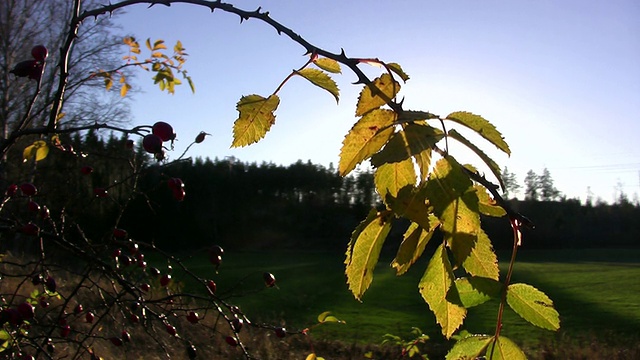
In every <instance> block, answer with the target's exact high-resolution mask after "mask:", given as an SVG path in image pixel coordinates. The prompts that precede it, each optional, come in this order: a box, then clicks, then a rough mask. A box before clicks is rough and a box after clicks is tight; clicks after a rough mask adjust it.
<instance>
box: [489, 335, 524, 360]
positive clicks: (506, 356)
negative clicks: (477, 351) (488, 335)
mask: <svg viewBox="0 0 640 360" xmlns="http://www.w3.org/2000/svg"><path fill="white" fill-rule="evenodd" d="M485 357H486V358H487V359H490V360H526V359H527V356H526V355H525V354H524V352H523V351H522V350H520V348H519V347H518V345H516V343H514V342H513V341H511V340H509V339H508V338H506V337H504V336H500V337H498V339H497V340H495V341H492V342H491V343H490V344H489V346H488V347H487V352H486V356H485Z"/></svg>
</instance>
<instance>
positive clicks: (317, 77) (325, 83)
mask: <svg viewBox="0 0 640 360" xmlns="http://www.w3.org/2000/svg"><path fill="white" fill-rule="evenodd" d="M296 74H298V75H300V76H302V77H303V78H305V79H307V80H309V81H310V82H311V83H312V84H313V85H315V86H317V87H319V88H322V89H325V90H327V91H328V92H329V93H330V94H331V95H333V97H334V98H335V99H336V102H338V101H339V100H340V90H339V89H338V84H336V82H335V81H333V79H332V78H331V77H329V75H328V74H327V73H325V72H323V71H320V70H317V69H311V68H306V69H302V70H300V71H296Z"/></svg>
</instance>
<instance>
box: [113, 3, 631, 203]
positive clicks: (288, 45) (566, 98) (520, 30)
mask: <svg viewBox="0 0 640 360" xmlns="http://www.w3.org/2000/svg"><path fill="white" fill-rule="evenodd" d="M231 3H233V4H234V5H235V6H236V7H238V8H241V9H245V10H254V9H255V8H257V7H258V6H262V9H263V10H268V11H269V12H270V14H271V17H272V18H274V19H276V20H278V21H279V22H281V23H283V24H284V25H285V26H287V27H289V28H291V29H293V30H294V31H295V32H297V33H298V34H300V35H301V36H302V37H303V38H305V39H306V40H308V41H309V42H311V43H312V44H314V45H316V46H318V47H320V48H323V49H325V50H329V51H332V52H339V51H340V49H341V48H342V49H344V50H345V52H346V54H347V55H348V56H352V57H362V58H369V57H377V58H380V59H381V60H383V61H386V62H398V63H400V64H401V65H402V66H403V68H404V70H405V71H406V72H407V73H408V74H409V75H410V76H411V79H410V80H409V81H408V82H407V84H405V85H404V86H403V89H402V91H401V93H400V95H401V96H404V98H405V102H404V105H405V106H404V107H405V109H412V110H425V111H430V112H433V113H436V114H439V115H443V116H444V115H447V114H448V113H450V112H453V111H457V110H465V111H470V112H473V113H476V114H479V115H482V116H483V117H485V118H486V119H488V120H489V121H491V122H492V123H493V124H494V125H495V126H496V127H497V128H498V130H500V131H501V132H502V134H503V135H504V136H505V138H506V140H507V142H508V143H509V145H510V147H511V151H512V155H511V157H507V156H506V155H504V154H502V153H500V152H498V151H495V150H494V148H493V146H492V145H490V144H488V143H483V142H482V141H481V140H478V142H477V144H479V145H480V146H481V147H482V148H483V149H484V150H486V152H487V153H488V154H489V155H491V156H492V157H493V158H494V160H496V161H497V162H498V163H499V164H500V165H501V166H507V167H508V168H509V170H510V171H512V172H515V173H516V174H517V175H518V180H519V182H520V183H521V184H522V183H523V179H524V176H525V174H526V172H527V171H528V170H530V169H532V170H534V171H535V172H537V173H538V174H540V173H541V172H542V170H543V168H545V167H546V168H548V169H549V170H550V172H551V175H552V177H553V179H554V181H555V185H556V187H557V188H558V189H559V190H560V191H561V192H562V193H563V194H565V195H567V196H568V197H569V198H580V199H581V200H584V199H585V198H586V197H587V192H588V189H590V190H591V192H592V193H593V195H594V200H595V199H596V198H598V197H599V198H601V199H602V200H604V201H607V202H610V201H612V200H613V198H614V194H615V192H616V188H618V189H619V188H620V185H621V188H622V190H623V191H624V192H625V193H626V194H627V195H628V196H629V197H630V198H631V199H633V198H634V194H636V195H637V194H640V146H639V145H638V141H637V139H638V136H639V135H640V119H639V118H638V117H639V115H638V114H640V2H638V1H636V0H613V1H606V2H605V1H593V0H592V1H589V0H586V1H585V0H583V1H577V0H563V1H554V0H539V1H526V0H521V1H497V0H491V1H483V2H478V1H471V0H461V1H448V2H442V1H419V0H407V1H396V2H389V1H363V0H357V1H337V0H328V1H322V2H317V3H315V4H314V5H311V3H310V2H305V1H294V0H288V1H284V0H282V1H268V0H264V1H258V0H243V1H236V2H232V1H231ZM114 19H115V20H116V21H117V22H118V23H120V24H121V25H122V26H123V30H124V31H125V32H126V33H127V34H131V35H134V36H135V37H136V38H137V39H139V40H141V41H144V40H145V39H146V38H151V39H152V40H154V39H164V40H165V41H166V42H167V45H168V46H172V45H173V43H175V41H176V40H180V41H182V43H183V46H184V47H185V48H186V50H187V53H189V57H188V61H187V63H186V64H185V67H186V69H187V70H188V72H189V74H190V75H191V76H192V77H193V80H194V82H195V86H196V93H195V94H192V93H191V92H190V90H189V89H188V87H187V86H186V85H185V86H183V87H179V88H177V90H176V94H175V95H167V94H166V93H161V92H160V91H159V89H158V88H157V87H156V86H155V85H153V84H152V81H151V79H150V78H151V74H149V73H143V72H140V73H139V74H138V77H137V80H136V85H137V86H139V87H140V90H141V92H139V93H136V94H135V95H133V96H134V97H133V99H134V100H133V104H132V110H133V115H134V121H135V123H136V124H152V123H154V122H155V121H158V120H164V121H167V122H169V123H171V124H172V125H173V126H174V127H175V129H176V132H177V134H178V142H177V144H176V145H177V146H176V151H174V152H173V153H170V154H169V155H170V157H173V158H175V157H177V156H179V155H180V154H181V153H182V150H184V148H185V147H186V146H187V145H188V144H189V143H190V142H191V141H192V139H193V138H194V137H195V136H196V135H197V134H198V132H200V131H201V130H203V131H206V132H208V133H211V134H213V136H211V137H208V138H207V140H206V141H205V142H204V143H202V144H199V145H197V146H194V147H192V148H191V151H190V152H189V154H190V155H191V156H193V157H196V156H201V157H209V158H215V157H218V158H224V157H227V156H234V157H236V158H238V159H239V160H240V161H243V162H258V163H261V162H263V161H265V162H274V163H277V164H284V165H288V164H291V163H293V162H295V161H297V160H299V159H300V160H303V161H307V160H311V161H312V162H314V163H319V164H322V165H324V166H328V165H329V164H330V163H333V164H334V165H335V166H337V163H338V159H339V158H338V156H339V152H340V148H341V144H342V140H343V138H344V135H345V134H346V133H347V131H348V130H349V129H350V127H351V126H352V125H353V123H354V122H355V120H356V118H355V117H354V111H355V102H356V99H357V95H358V92H359V91H360V87H359V86H353V85H351V84H350V83H351V82H353V81H355V79H356V78H355V76H354V75H353V74H352V73H350V72H349V70H347V69H346V68H344V67H343V74H342V75H339V76H337V77H334V79H335V80H336V81H337V83H338V86H339V87H340V90H341V99H340V103H339V104H337V105H336V102H335V100H334V99H333V97H332V96H331V95H329V94H328V93H327V92H325V91H323V90H321V89H319V88H317V87H315V86H313V85H311V84H310V83H307V82H306V81H305V80H304V79H301V78H294V79H293V80H292V81H290V83H289V84H287V85H285V88H284V89H283V90H282V91H281V92H280V93H279V95H280V98H281V102H280V106H279V108H278V110H277V111H276V116H277V118H276V123H275V125H274V126H273V128H272V130H271V131H270V132H269V133H268V134H267V135H266V137H265V139H263V140H262V141H261V142H260V143H258V144H255V145H251V146H249V147H246V148H241V149H230V148H229V147H230V145H231V139H232V125H233V121H234V120H235V119H236V118H237V115H238V113H237V111H236V109H235V105H236V103H237V101H238V100H239V99H240V97H241V96H243V95H249V94H254V93H255V94H260V95H263V96H268V95H269V94H271V92H273V91H274V90H275V88H276V87H277V86H278V84H279V83H280V82H281V81H282V79H284V78H285V77H286V76H287V75H288V74H289V72H291V70H292V69H294V68H298V67H300V66H301V65H303V64H304V63H305V61H306V60H307V58H306V57H304V56H303V53H304V49H303V48H302V47H300V46H299V45H298V44H296V43H294V42H293V41H291V40H289V39H288V38H285V37H284V36H278V35H277V34H276V32H275V31H274V30H273V29H272V28H270V27H269V26H268V25H266V24H263V23H261V22H260V21H257V20H249V21H246V22H244V23H242V24H240V22H239V19H238V17H237V16H235V15H232V14H228V13H224V12H222V11H215V12H214V13H213V14H212V13H210V11H209V10H208V9H206V8H202V7H198V6H193V5H185V4H174V5H172V6H171V7H165V6H162V5H157V6H154V7H152V8H151V9H147V7H146V6H144V5H136V6H133V7H130V8H129V9H128V10H127V13H126V14H122V15H119V14H118V13H117V12H116V13H115V16H114ZM144 54H145V52H144V50H143V55H144ZM363 69H364V70H366V72H367V73H368V74H369V75H371V77H375V76H376V75H377V73H378V72H379V71H380V69H377V68H373V67H368V66H366V65H364V66H363ZM453 155H454V156H455V155H456V153H455V152H454V153H453ZM460 157H461V161H469V162H472V163H479V161H476V160H475V159H472V158H470V157H469V158H467V157H466V156H465V155H461V156H460ZM467 159H468V160H467Z"/></svg>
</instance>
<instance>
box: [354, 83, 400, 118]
mask: <svg viewBox="0 0 640 360" xmlns="http://www.w3.org/2000/svg"><path fill="white" fill-rule="evenodd" d="M399 91H400V84H399V83H398V82H397V81H394V80H393V79H392V78H391V75H389V74H382V76H380V77H379V78H376V79H375V80H373V82H372V83H371V84H369V85H367V86H365V87H364V89H362V91H361V92H360V96H359V97H358V104H357V106H356V116H362V115H364V114H366V113H368V112H369V111H371V110H374V109H377V108H379V107H380V106H382V105H384V104H386V103H388V102H389V101H391V100H392V99H393V98H394V97H395V96H396V94H398V92H399Z"/></svg>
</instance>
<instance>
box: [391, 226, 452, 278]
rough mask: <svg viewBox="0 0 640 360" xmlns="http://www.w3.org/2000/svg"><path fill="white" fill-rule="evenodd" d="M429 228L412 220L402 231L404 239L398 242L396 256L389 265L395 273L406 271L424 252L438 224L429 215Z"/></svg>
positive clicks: (400, 273)
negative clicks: (424, 227) (403, 231)
mask: <svg viewBox="0 0 640 360" xmlns="http://www.w3.org/2000/svg"><path fill="white" fill-rule="evenodd" d="M429 222H430V227H429V229H423V228H422V227H420V226H419V225H418V224H416V223H414V222H412V223H411V225H409V228H408V229H407V230H406V231H405V233H404V239H403V240H402V243H400V247H399V248H398V252H397V253H396V257H395V258H394V259H393V261H392V262H391V267H393V268H394V269H396V275H398V276H400V275H402V274H404V273H406V272H407V271H408V270H409V268H410V267H411V265H413V264H414V263H415V262H416V261H417V260H418V258H419V257H420V256H421V255H422V253H423V252H424V249H425V247H426V246H427V244H428V243H429V240H431V237H432V236H433V234H434V233H435V230H436V229H437V228H438V226H439V225H440V222H439V221H438V219H437V218H436V217H435V216H433V215H430V217H429Z"/></svg>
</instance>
